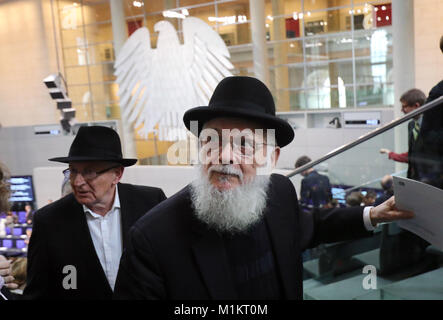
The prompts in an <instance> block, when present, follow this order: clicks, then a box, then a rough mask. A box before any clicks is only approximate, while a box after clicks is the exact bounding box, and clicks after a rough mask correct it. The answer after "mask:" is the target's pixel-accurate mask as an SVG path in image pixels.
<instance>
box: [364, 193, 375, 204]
mask: <svg viewBox="0 0 443 320" xmlns="http://www.w3.org/2000/svg"><path fill="white" fill-rule="evenodd" d="M375 199H377V194H376V193H375V192H374V191H368V192H367V193H366V195H365V196H364V197H363V204H364V205H365V206H373V205H374V202H375Z"/></svg>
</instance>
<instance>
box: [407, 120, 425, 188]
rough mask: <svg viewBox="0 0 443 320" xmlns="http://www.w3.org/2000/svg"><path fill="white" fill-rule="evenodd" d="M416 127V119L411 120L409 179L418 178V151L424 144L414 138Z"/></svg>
mask: <svg viewBox="0 0 443 320" xmlns="http://www.w3.org/2000/svg"><path fill="white" fill-rule="evenodd" d="M414 127H415V120H411V121H409V123H408V172H407V177H408V178H409V179H414V180H418V177H419V175H418V166H419V163H420V160H419V159H418V153H419V152H420V150H421V148H422V146H421V143H422V141H421V140H420V139H414Z"/></svg>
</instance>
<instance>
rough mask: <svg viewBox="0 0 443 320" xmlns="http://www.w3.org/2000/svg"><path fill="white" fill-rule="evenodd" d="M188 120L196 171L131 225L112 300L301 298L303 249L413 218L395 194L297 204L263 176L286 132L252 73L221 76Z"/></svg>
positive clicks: (288, 188)
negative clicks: (315, 207) (195, 142)
mask: <svg viewBox="0 0 443 320" xmlns="http://www.w3.org/2000/svg"><path fill="white" fill-rule="evenodd" d="M192 121H197V127H196V128H197V130H195V131H196V132H193V133H194V134H195V135H196V136H198V137H199V141H200V147H201V157H200V160H201V163H200V164H199V165H197V166H196V174H197V177H196V179H195V180H194V181H193V182H192V183H191V184H189V185H188V186H186V187H185V188H184V189H182V190H181V191H179V192H178V193H176V194H175V195H173V196H172V197H170V198H169V199H167V200H165V201H164V202H162V203H160V204H159V205H157V206H156V207H154V208H153V209H152V210H150V211H149V212H148V213H147V214H146V215H144V216H143V217H142V218H141V219H140V220H138V221H137V223H136V224H135V225H134V226H133V227H132V229H131V231H130V237H129V238H130V241H128V245H127V247H126V250H125V252H124V253H123V255H122V258H121V261H120V269H119V273H118V276H117V282H116V286H115V292H114V298H115V299H174V300H175V299H180V300H189V299H200V300H210V299H211V300H212V299H213V300H220V299H241V300H244V299H250V300H264V299H266V300H269V299H272V300H279V299H302V297H303V288H302V283H303V281H302V270H303V269H302V258H301V253H302V251H303V250H305V249H307V248H311V247H314V246H316V245H318V244H319V243H322V242H336V241H341V240H349V239H356V238H360V237H365V236H368V235H370V234H371V231H372V230H373V229H374V226H375V225H376V224H377V223H380V222H386V221H393V220H397V219H407V218H411V217H412V216H413V213H411V212H404V211H399V210H397V209H396V208H395V199H394V198H391V199H389V200H388V201H386V202H384V203H383V204H381V205H379V206H377V207H366V208H343V209H342V208H336V209H328V210H319V211H316V212H315V213H313V214H306V213H304V212H303V211H301V210H299V208H298V201H297V195H296V192H295V189H294V186H293V184H292V183H291V181H290V180H289V179H288V178H286V177H284V176H282V175H278V174H272V175H270V174H269V171H270V169H271V168H272V167H274V166H275V164H276V163H277V160H278V158H279V155H280V148H282V147H284V146H286V145H287V144H289V143H290V142H291V141H292V139H293V138H294V132H293V129H292V128H291V126H290V125H289V124H288V123H287V122H286V121H284V120H282V119H279V118H278V117H276V116H275V105H274V101H273V98H272V95H271V93H270V91H269V89H268V88H267V87H266V86H265V85H264V84H263V83H262V82H261V81H259V80H257V79H255V78H250V77H239V76H235V77H228V78H225V79H223V80H222V81H221V82H220V83H219V84H218V86H217V88H216V89H215V91H214V94H213V95H212V97H211V100H210V102H209V105H208V106H203V107H197V108H193V109H190V110H188V111H187V112H186V113H185V115H184V123H185V125H186V127H187V128H188V129H189V128H191V127H192V124H191V122H192ZM191 131H193V130H191Z"/></svg>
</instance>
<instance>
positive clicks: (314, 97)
mask: <svg viewBox="0 0 443 320" xmlns="http://www.w3.org/2000/svg"><path fill="white" fill-rule="evenodd" d="M304 96H305V99H306V104H305V105H304V106H303V104H301V106H302V107H303V108H304V109H331V108H346V107H352V106H353V105H354V91H353V88H352V87H351V86H346V87H345V86H340V87H339V88H331V87H326V86H323V87H318V88H315V89H307V90H305V91H304ZM300 102H301V103H303V100H301V101H300Z"/></svg>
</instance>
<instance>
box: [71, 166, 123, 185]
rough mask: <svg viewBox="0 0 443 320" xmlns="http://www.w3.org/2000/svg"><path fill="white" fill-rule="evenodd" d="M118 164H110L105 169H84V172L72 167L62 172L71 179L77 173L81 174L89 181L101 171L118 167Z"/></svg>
mask: <svg viewBox="0 0 443 320" xmlns="http://www.w3.org/2000/svg"><path fill="white" fill-rule="evenodd" d="M120 166H121V165H116V166H112V167H109V168H106V169H103V170H100V171H93V170H85V171H84V172H79V171H77V170H76V169H74V168H68V169H65V170H63V174H64V175H65V177H67V178H69V179H72V180H74V179H75V177H76V176H77V175H78V174H81V175H82V177H83V179H85V180H87V181H91V180H94V179H95V178H97V177H98V176H99V175H101V174H102V173H105V172H107V171H109V170H111V169H115V168H118V167H120Z"/></svg>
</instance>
